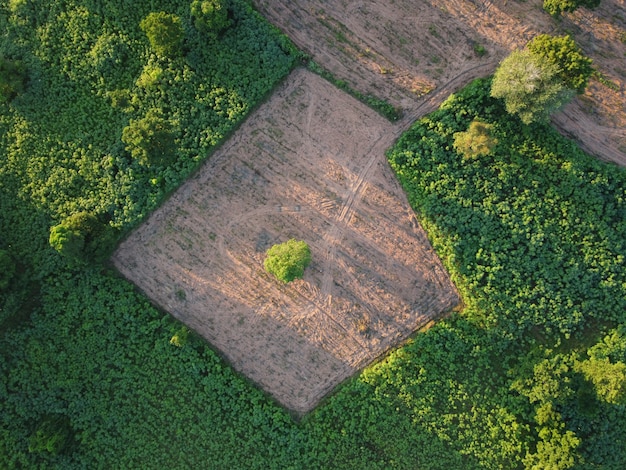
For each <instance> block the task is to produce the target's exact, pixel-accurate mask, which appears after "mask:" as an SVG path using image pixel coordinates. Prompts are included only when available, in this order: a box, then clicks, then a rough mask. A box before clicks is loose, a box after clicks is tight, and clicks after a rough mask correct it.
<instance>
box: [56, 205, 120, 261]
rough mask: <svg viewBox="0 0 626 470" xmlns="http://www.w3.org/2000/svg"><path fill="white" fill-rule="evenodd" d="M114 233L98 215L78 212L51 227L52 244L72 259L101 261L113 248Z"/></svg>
mask: <svg viewBox="0 0 626 470" xmlns="http://www.w3.org/2000/svg"><path fill="white" fill-rule="evenodd" d="M113 236H114V233H113V231H112V230H111V228H110V227H107V226H106V225H105V224H104V223H102V222H101V221H100V220H98V218H97V217H96V216H94V215H93V214H90V213H88V212H85V211H83V212H77V213H76V214H72V215H71V216H70V217H67V218H66V219H65V220H64V221H63V222H61V223H60V224H58V225H55V226H54V227H52V228H51V229H50V239H49V242H50V246H52V248H54V249H55V250H56V251H58V252H59V253H61V254H62V255H63V256H65V257H67V258H68V259H70V260H72V261H99V260H101V259H102V258H103V256H105V255H107V254H108V252H109V250H110V249H111V248H112V244H113V241H114V238H113Z"/></svg>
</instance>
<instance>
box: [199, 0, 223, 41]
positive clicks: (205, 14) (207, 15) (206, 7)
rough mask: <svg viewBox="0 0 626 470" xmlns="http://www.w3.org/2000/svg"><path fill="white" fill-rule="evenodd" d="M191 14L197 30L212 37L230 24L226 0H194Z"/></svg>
mask: <svg viewBox="0 0 626 470" xmlns="http://www.w3.org/2000/svg"><path fill="white" fill-rule="evenodd" d="M191 16H192V17H193V19H194V23H193V24H194V26H195V27H196V29H197V30H198V31H202V32H203V33H207V34H209V35H211V36H214V37H215V36H217V35H218V34H219V33H221V32H222V31H224V30H225V29H227V28H228V27H229V26H230V25H231V21H230V19H229V18H228V1H227V0H194V1H193V2H191Z"/></svg>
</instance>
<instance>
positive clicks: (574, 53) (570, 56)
mask: <svg viewBox="0 0 626 470" xmlns="http://www.w3.org/2000/svg"><path fill="white" fill-rule="evenodd" d="M526 47H527V48H528V50H529V51H530V52H531V53H532V54H533V55H535V56H536V57H538V58H539V59H540V60H541V61H545V62H548V63H550V64H552V65H554V66H556V68H557V76H558V77H559V78H560V79H561V81H562V82H563V84H564V85H565V86H566V87H567V88H570V89H572V90H575V91H576V93H578V94H581V93H583V92H584V91H585V88H587V83H588V82H589V78H591V76H592V75H593V72H594V69H593V67H592V65H591V64H592V60H591V59H590V58H589V57H587V56H585V54H584V53H583V51H582V50H581V49H580V47H579V46H578V45H577V44H576V43H575V42H574V40H573V39H572V38H571V37H570V36H568V35H566V36H557V37H555V36H550V35H549V34H540V35H539V36H536V37H535V38H533V40H532V41H530V42H529V43H528V44H527V46H526Z"/></svg>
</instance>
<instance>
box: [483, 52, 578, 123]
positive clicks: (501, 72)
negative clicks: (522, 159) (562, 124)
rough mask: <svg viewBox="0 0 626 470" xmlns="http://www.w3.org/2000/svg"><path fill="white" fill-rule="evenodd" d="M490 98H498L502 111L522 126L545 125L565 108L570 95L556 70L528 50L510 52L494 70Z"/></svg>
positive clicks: (552, 65)
mask: <svg viewBox="0 0 626 470" xmlns="http://www.w3.org/2000/svg"><path fill="white" fill-rule="evenodd" d="M491 96H493V97H494V98H502V99H503V100H504V104H505V106H506V110H507V111H508V112H509V113H511V114H517V115H518V116H519V117H520V119H521V120H522V122H524V123H526V124H530V123H531V122H545V121H547V120H548V119H549V118H550V115H551V114H552V113H553V112H555V111H557V110H558V109H560V108H561V107H562V106H564V105H565V104H567V103H568V102H569V101H570V100H571V99H572V97H573V96H574V92H573V91H572V90H570V89H568V88H567V87H566V86H565V84H564V83H563V82H562V81H561V80H560V78H559V76H558V69H557V67H556V66H555V65H554V64H552V63H549V62H542V61H540V60H539V59H538V57H537V56H536V55H534V54H533V53H532V52H530V51H529V50H528V49H524V50H521V51H514V52H512V53H511V54H510V55H509V56H508V57H506V58H505V59H504V60H503V61H502V62H501V63H500V65H499V66H498V68H497V70H496V72H495V74H494V76H493V81H492V83H491Z"/></svg>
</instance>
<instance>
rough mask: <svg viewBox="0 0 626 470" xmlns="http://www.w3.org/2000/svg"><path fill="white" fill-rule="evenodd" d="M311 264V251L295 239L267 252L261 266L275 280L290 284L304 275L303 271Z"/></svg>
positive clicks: (303, 243)
mask: <svg viewBox="0 0 626 470" xmlns="http://www.w3.org/2000/svg"><path fill="white" fill-rule="evenodd" d="M310 262H311V250H310V249H309V245H307V244H306V242H304V241H299V240H295V239H293V238H292V239H291V240H287V241H286V242H284V243H279V244H278V245H274V246H272V247H270V249H269V250H267V253H266V255H265V261H264V262H263V266H264V267H265V269H266V271H267V272H268V273H270V274H272V275H274V276H276V279H278V280H279V281H283V282H291V281H293V280H294V279H299V278H301V277H302V276H303V275H304V269H305V268H306V267H307V266H308V265H309V263H310Z"/></svg>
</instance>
